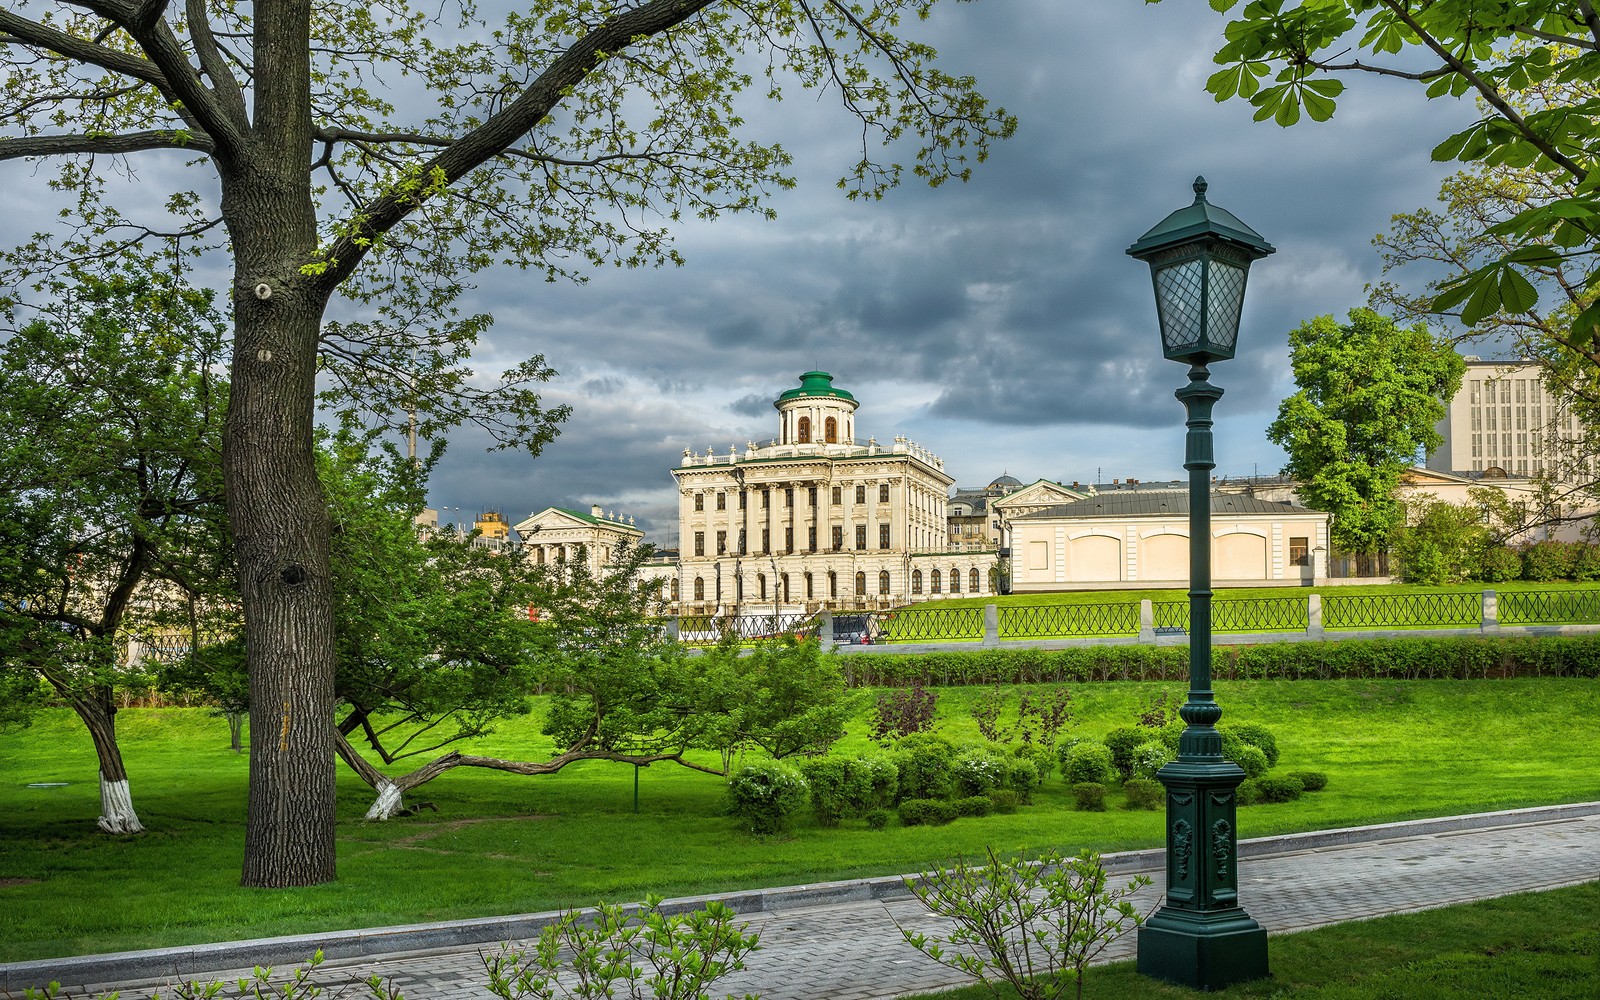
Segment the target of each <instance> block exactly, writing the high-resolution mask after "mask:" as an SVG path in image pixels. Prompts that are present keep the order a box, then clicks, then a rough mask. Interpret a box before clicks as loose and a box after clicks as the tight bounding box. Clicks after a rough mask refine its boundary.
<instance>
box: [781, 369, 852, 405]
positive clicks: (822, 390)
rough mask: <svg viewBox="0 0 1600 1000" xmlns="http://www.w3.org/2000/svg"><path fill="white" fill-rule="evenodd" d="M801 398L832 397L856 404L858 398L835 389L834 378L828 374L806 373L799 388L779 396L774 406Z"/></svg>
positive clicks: (801, 377)
mask: <svg viewBox="0 0 1600 1000" xmlns="http://www.w3.org/2000/svg"><path fill="white" fill-rule="evenodd" d="M801 396H832V397H833V398H834V399H848V400H849V401H850V402H852V403H854V402H855V401H856V398H855V397H854V396H852V395H850V394H849V393H848V392H846V391H844V390H843V389H835V388H834V387H833V376H832V375H829V374H828V373H827V372H806V373H805V374H804V375H802V376H800V385H799V387H798V388H794V389H790V390H789V391H788V392H785V393H784V394H783V395H781V396H779V397H778V399H777V402H775V403H773V404H772V405H773V406H777V405H778V404H779V403H782V402H784V401H785V400H789V399H798V398H800V397H801Z"/></svg>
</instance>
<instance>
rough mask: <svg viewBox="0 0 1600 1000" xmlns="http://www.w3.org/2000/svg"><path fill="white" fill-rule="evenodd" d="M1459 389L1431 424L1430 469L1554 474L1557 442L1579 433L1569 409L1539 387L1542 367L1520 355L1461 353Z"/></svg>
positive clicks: (1557, 463) (1557, 468)
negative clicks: (1436, 438)
mask: <svg viewBox="0 0 1600 1000" xmlns="http://www.w3.org/2000/svg"><path fill="white" fill-rule="evenodd" d="M1466 362H1467V371H1466V374H1465V375H1463V376H1462V378H1461V390H1460V391H1459V392H1457V393H1456V395H1455V398H1454V399H1452V400H1451V401H1450V405H1449V408H1448V411H1447V412H1446V414H1445V417H1444V419H1443V420H1441V421H1440V422H1439V423H1438V424H1437V425H1436V429H1437V430H1438V431H1439V434H1440V435H1441V436H1442V437H1443V438H1444V443H1443V444H1441V445H1440V446H1439V447H1438V448H1437V449H1435V450H1434V451H1433V452H1432V453H1431V454H1430V455H1428V461H1427V468H1429V469H1432V470H1434V471H1435V472H1456V473H1466V472H1477V473H1483V472H1490V473H1494V472H1495V471H1496V470H1498V472H1499V473H1500V474H1503V475H1507V476H1524V477H1540V476H1550V477H1554V478H1560V477H1561V475H1562V474H1563V470H1562V468H1561V464H1560V455H1561V451H1562V447H1561V442H1562V441H1563V440H1572V439H1575V438H1577V437H1578V436H1579V434H1580V431H1581V429H1580V428H1579V427H1578V426H1577V424H1576V422H1575V420H1574V418H1573V415H1572V413H1571V411H1570V410H1568V409H1567V408H1566V407H1564V406H1562V405H1561V401H1560V399H1559V398H1557V397H1555V396H1552V395H1550V393H1549V392H1547V391H1546V390H1545V386H1544V381H1543V378H1542V375H1543V368H1542V367H1541V366H1539V365H1537V364H1532V363H1530V362H1525V361H1484V360H1482V359H1480V358H1476V357H1468V358H1466Z"/></svg>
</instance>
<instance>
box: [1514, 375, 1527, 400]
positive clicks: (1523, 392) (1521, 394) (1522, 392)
mask: <svg viewBox="0 0 1600 1000" xmlns="http://www.w3.org/2000/svg"><path fill="white" fill-rule="evenodd" d="M1527 401H1528V380H1527V379H1525V378H1519V379H1517V402H1519V403H1526V402H1527Z"/></svg>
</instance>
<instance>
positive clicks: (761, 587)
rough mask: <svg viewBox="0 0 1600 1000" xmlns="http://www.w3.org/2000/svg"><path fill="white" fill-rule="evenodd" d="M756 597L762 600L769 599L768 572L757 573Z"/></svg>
mask: <svg viewBox="0 0 1600 1000" xmlns="http://www.w3.org/2000/svg"><path fill="white" fill-rule="evenodd" d="M756 599H757V600H762V601H764V600H766V599H767V574H765V573H757V574H756Z"/></svg>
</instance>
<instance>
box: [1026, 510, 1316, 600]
mask: <svg viewBox="0 0 1600 1000" xmlns="http://www.w3.org/2000/svg"><path fill="white" fill-rule="evenodd" d="M1008 525H1009V531H1010V534H1011V546H1012V549H1011V560H1010V562H1011V570H1010V572H1011V587H1012V590H1013V592H1016V593H1025V592H1029V591H1050V590H1073V589H1088V588H1094V587H1103V588H1107V589H1113V588H1116V587H1140V588H1143V587H1178V586H1186V585H1187V584H1188V581H1189V494H1188V491H1187V490H1172V491H1165V490H1137V491H1130V492H1128V493H1118V494H1104V493H1101V494H1096V495H1094V496H1090V497H1087V498H1085V499H1082V500H1075V501H1072V502H1070V503H1064V504H1059V505H1056V506H1052V507H1045V508H1043V509H1041V510H1033V511H1030V512H1028V513H1022V514H1017V515H1016V516H1014V517H1012V518H1010V519H1009V522H1008ZM1327 547H1328V515H1327V514H1324V513H1322V512H1321V511H1314V510H1307V509H1306V508H1304V507H1296V506H1295V505H1293V504H1290V503H1285V502H1282V501H1271V500H1261V499H1258V498H1255V497H1248V496H1242V495H1238V494H1227V493H1213V494H1212V495H1211V575H1212V580H1213V582H1214V583H1215V584H1217V585H1219V586H1220V585H1227V586H1240V585H1249V584H1263V585H1280V586H1281V585H1284V584H1291V585H1297V584H1310V583H1313V582H1318V583H1320V582H1321V578H1322V577H1323V576H1325V575H1326V571H1325V569H1324V566H1325V564H1326V563H1325V560H1326V557H1327Z"/></svg>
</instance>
